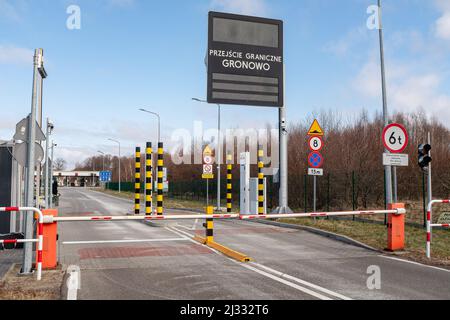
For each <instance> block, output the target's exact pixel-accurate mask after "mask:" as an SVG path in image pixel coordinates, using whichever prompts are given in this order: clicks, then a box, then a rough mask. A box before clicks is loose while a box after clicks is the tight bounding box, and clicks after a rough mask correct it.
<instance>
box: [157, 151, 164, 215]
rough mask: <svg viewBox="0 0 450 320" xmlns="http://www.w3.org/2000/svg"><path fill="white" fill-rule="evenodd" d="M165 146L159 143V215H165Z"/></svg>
mask: <svg viewBox="0 0 450 320" xmlns="http://www.w3.org/2000/svg"><path fill="white" fill-rule="evenodd" d="M163 167H164V144H163V143H162V142H159V143H158V198H157V206H158V209H157V211H158V215H163V214H164V196H163V189H164V185H163V176H164V171H163Z"/></svg>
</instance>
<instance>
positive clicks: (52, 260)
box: [36, 209, 58, 270]
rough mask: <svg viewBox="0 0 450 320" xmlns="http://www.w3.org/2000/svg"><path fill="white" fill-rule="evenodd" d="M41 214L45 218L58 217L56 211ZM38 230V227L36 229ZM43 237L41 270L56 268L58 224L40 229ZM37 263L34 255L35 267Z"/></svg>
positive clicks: (49, 210)
mask: <svg viewBox="0 0 450 320" xmlns="http://www.w3.org/2000/svg"><path fill="white" fill-rule="evenodd" d="M42 214H43V215H44V217H45V216H52V217H57V216H58V210H57V209H48V210H42ZM38 228H39V227H38ZM42 236H43V243H44V245H43V248H42V269H43V270H48V269H55V268H56V267H57V266H58V258H57V257H58V255H57V248H58V246H57V241H58V223H57V222H53V223H48V224H44V225H43V228H42ZM37 263H38V257H37V255H36V265H37Z"/></svg>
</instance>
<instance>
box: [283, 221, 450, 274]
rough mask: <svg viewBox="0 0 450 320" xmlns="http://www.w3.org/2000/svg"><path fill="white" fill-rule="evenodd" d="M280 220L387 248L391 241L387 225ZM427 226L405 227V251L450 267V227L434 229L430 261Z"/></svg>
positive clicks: (410, 255)
mask: <svg viewBox="0 0 450 320" xmlns="http://www.w3.org/2000/svg"><path fill="white" fill-rule="evenodd" d="M280 222H285V223H291V224H298V225H304V226H308V227H314V228H318V229H321V230H325V231H329V232H333V233H336V234H340V235H344V236H347V237H350V238H352V239H355V240H357V241H360V242H362V243H365V244H367V245H369V246H371V247H373V248H376V249H379V250H384V249H385V248H386V243H387V229H386V226H384V225H378V224H371V223H363V222H354V221H340V220H323V219H317V220H316V221H314V220H313V219H280ZM425 240H426V233H425V230H423V229H419V228H414V227H409V226H406V227H405V251H404V253H403V254H402V256H403V257H407V258H409V259H411V260H414V261H418V262H422V263H427V264H433V265H439V266H446V267H450V231H448V230H434V231H433V242H432V246H431V249H432V257H433V259H432V260H431V261H430V260H428V259H426V257H425V242H426V241H425Z"/></svg>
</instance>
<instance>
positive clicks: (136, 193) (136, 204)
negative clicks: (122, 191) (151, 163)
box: [134, 147, 141, 214]
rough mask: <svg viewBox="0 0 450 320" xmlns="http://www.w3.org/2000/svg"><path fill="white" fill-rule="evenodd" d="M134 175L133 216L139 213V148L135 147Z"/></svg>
mask: <svg viewBox="0 0 450 320" xmlns="http://www.w3.org/2000/svg"><path fill="white" fill-rule="evenodd" d="M135 169H136V171H135V175H134V180H135V181H134V214H140V213H141V148H140V147H136V164H135Z"/></svg>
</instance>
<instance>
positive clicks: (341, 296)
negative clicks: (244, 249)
mask: <svg viewBox="0 0 450 320" xmlns="http://www.w3.org/2000/svg"><path fill="white" fill-rule="evenodd" d="M250 263H251V264H252V265H254V266H257V267H260V268H262V269H265V270H267V271H268V272H270V273H273V274H275V275H277V276H279V277H280V278H286V279H288V280H292V281H295V282H298V283H300V284H303V285H306V286H308V287H311V288H313V289H316V290H317V291H321V292H323V293H326V294H328V295H330V296H333V297H336V298H339V299H342V300H353V299H352V298H349V297H346V296H344V295H342V294H339V293H337V292H334V291H331V290H328V289H326V288H323V287H321V286H318V285H315V284H313V283H311V282H308V281H305V280H302V279H299V278H296V277H293V276H290V275H288V274H285V273H282V272H280V271H277V270H274V269H272V268H269V267H266V266H264V265H262V264H259V263H256V262H250Z"/></svg>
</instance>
